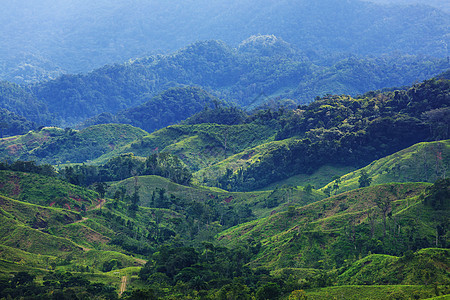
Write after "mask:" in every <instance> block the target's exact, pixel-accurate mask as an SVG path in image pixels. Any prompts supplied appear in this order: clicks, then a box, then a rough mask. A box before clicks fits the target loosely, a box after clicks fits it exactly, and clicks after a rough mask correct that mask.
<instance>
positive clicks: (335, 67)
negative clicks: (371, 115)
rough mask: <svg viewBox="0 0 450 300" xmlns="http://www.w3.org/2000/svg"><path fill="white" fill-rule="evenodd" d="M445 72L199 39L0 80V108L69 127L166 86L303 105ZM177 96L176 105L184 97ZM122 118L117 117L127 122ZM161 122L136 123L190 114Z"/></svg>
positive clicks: (253, 102)
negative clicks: (87, 68)
mask: <svg viewBox="0 0 450 300" xmlns="http://www.w3.org/2000/svg"><path fill="white" fill-rule="evenodd" d="M448 68H449V65H448V62H447V60H446V59H435V58H430V57H424V56H411V55H404V56H402V55H397V54H396V55H391V56H382V57H378V58H371V57H359V56H353V55H351V56H340V55H334V56H324V57H314V55H312V56H311V57H309V56H307V55H306V53H305V52H303V51H300V50H299V49H297V48H296V47H294V46H292V45H290V44H288V43H287V42H285V41H283V40H282V39H280V38H277V37H275V36H273V35H267V36H261V35H259V36H252V37H250V38H248V39H247V40H245V41H244V42H242V43H241V45H240V46H239V47H238V48H232V47H230V46H228V45H226V44H225V43H223V42H219V41H205V42H197V43H195V44H192V45H190V46H188V47H186V48H183V49H180V50H179V51H177V52H175V53H173V54H169V55H156V56H150V57H145V58H141V59H136V60H134V61H130V62H128V63H125V64H122V65H112V66H104V67H102V68H100V69H97V70H95V71H92V72H90V73H88V74H84V75H83V74H79V75H63V76H61V77H59V78H57V79H55V80H49V81H46V82H41V83H38V84H35V85H32V86H28V87H27V86H19V85H15V84H11V83H7V82H2V83H1V84H0V92H1V94H0V108H5V109H7V110H9V111H11V112H13V113H16V114H18V115H22V116H24V117H25V118H27V119H29V120H31V121H34V122H36V123H37V124H38V125H56V126H63V127H68V126H74V125H75V124H78V123H80V122H84V121H85V119H87V118H91V117H94V116H97V115H100V114H103V115H102V116H100V118H104V119H105V120H104V121H106V120H108V118H109V119H111V116H110V115H109V114H116V113H118V112H119V111H122V110H127V109H131V108H133V107H136V106H139V105H141V104H143V103H145V102H147V101H150V100H152V98H153V97H154V96H156V95H158V94H160V93H162V92H163V91H165V90H167V89H169V88H172V87H186V86H197V87H200V88H202V89H204V90H205V91H207V92H208V93H210V94H211V95H213V96H215V97H217V98H219V99H221V100H224V101H226V102H229V103H233V104H234V105H236V106H240V107H242V108H246V109H253V108H256V107H258V106H260V105H262V104H266V102H269V101H270V100H275V101H279V100H289V101H291V102H293V103H294V104H295V103H308V102H311V101H312V100H313V99H314V98H315V97H317V96H324V95H326V94H350V95H352V96H356V95H357V94H362V93H365V92H367V91H370V90H377V89H382V88H386V87H393V86H404V85H411V84H412V83H413V82H416V81H420V80H424V79H426V78H430V77H432V76H435V75H437V74H439V73H441V72H444V71H445V70H447V69H448ZM177 97H180V98H179V99H178V100H176V102H179V103H181V99H184V100H187V99H189V97H186V96H182V95H179V96H177ZM149 103H151V102H149ZM155 103H156V102H155ZM147 105H148V104H147ZM142 109H143V110H145V109H146V108H145V107H144V106H142V107H140V108H136V109H133V110H130V111H129V112H126V113H125V112H124V114H125V115H126V114H128V113H130V114H134V115H135V116H137V115H138V114H143V112H142V111H141V112H138V111H139V110H142ZM189 111H191V112H192V113H196V112H198V110H189ZM125 115H123V117H120V118H123V119H124V120H125V119H126V118H127V117H126V116H125ZM117 117H118V118H119V116H117ZM166 117H168V119H167V120H163V119H164V118H166ZM166 117H164V118H163V119H161V118H159V120H158V121H157V122H156V123H155V124H154V125H149V124H146V125H145V124H141V123H142V122H141V121H138V120H136V122H140V123H139V124H138V123H135V125H138V126H146V129H147V128H148V129H149V130H150V129H152V130H153V129H155V128H160V127H161V126H163V125H164V124H170V123H172V122H175V121H177V120H178V121H179V120H183V119H184V118H187V117H189V115H188V114H180V113H178V112H177V113H175V115H174V116H171V117H170V116H166ZM120 118H119V119H120ZM138 118H139V117H138ZM119 119H117V121H118V122H125V123H130V122H131V121H126V120H125V121H121V120H119ZM111 120H112V119H111ZM104 121H102V122H104ZM96 122H97V121H91V123H88V124H95V123H96ZM151 122H154V121H151ZM158 122H160V123H158ZM165 122H166V123H165ZM156 124H159V125H156Z"/></svg>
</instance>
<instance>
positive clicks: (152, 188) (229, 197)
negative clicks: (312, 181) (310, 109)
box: [108, 176, 324, 218]
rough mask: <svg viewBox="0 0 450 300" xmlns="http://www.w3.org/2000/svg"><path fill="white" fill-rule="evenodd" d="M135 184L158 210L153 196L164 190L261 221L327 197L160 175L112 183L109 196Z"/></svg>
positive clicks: (145, 202) (142, 201) (169, 194)
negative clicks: (183, 181)
mask: <svg viewBox="0 0 450 300" xmlns="http://www.w3.org/2000/svg"><path fill="white" fill-rule="evenodd" d="M136 185H137V186H139V191H138V193H139V198H140V205H142V206H147V207H155V204H154V200H152V198H155V197H158V196H155V195H154V193H156V194H157V193H158V192H159V191H160V190H161V189H163V190H164V191H165V193H166V194H167V197H168V198H170V199H183V200H189V201H194V202H200V203H204V204H211V206H218V207H221V206H224V207H230V208H232V209H239V208H243V207H246V209H250V211H251V213H250V212H249V214H250V215H254V217H258V218H259V217H263V216H267V215H269V214H271V213H274V212H276V211H283V210H286V209H287V207H288V206H289V205H299V206H300V205H305V204H308V203H311V202H314V201H317V200H320V199H322V198H323V197H324V195H323V194H322V193H319V192H316V191H314V190H312V191H310V192H305V191H304V190H303V188H301V187H296V188H294V187H286V188H278V189H275V190H273V191H261V192H259V191H258V192H250V193H239V192H227V191H224V190H220V189H217V188H209V187H202V186H191V187H189V186H184V185H179V184H176V183H173V182H171V181H170V180H168V179H165V178H162V177H159V176H140V177H138V178H136V179H133V178H130V179H126V180H124V181H121V182H117V183H112V184H111V187H110V189H109V191H108V194H109V195H110V196H111V197H113V195H114V194H115V192H116V191H117V190H119V189H121V188H125V189H126V190H127V191H128V192H129V193H131V192H132V191H133V190H134V187H135V186H136ZM167 201H169V203H168V204H167V206H168V207H169V208H175V207H176V201H173V203H170V200H167ZM175 210H176V209H175Z"/></svg>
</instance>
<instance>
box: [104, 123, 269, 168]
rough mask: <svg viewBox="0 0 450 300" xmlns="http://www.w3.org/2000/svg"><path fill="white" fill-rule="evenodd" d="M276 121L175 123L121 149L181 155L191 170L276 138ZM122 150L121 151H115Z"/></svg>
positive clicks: (144, 154) (135, 152) (143, 152)
mask: <svg viewBox="0 0 450 300" xmlns="http://www.w3.org/2000/svg"><path fill="white" fill-rule="evenodd" d="M277 127H278V126H277V125H276V124H271V125H260V124H254V123H250V124H240V125H218V124H197V125H172V126H168V127H166V128H163V129H161V130H158V131H156V132H154V133H152V134H150V135H147V136H144V137H142V138H139V139H138V140H137V141H134V142H132V143H130V144H129V145H126V146H124V147H123V148H121V149H120V153H127V152H133V153H134V154H135V155H138V156H149V155H151V154H152V153H155V152H164V151H167V152H170V153H174V154H176V155H178V156H179V157H180V158H181V160H183V162H184V163H185V164H186V165H187V166H189V167H190V169H191V170H194V171H196V170H199V169H202V168H204V167H206V166H209V165H211V164H214V163H217V162H220V161H221V160H223V159H224V158H226V157H228V156H229V155H232V154H234V153H238V152H241V151H242V150H244V149H247V148H251V147H254V146H256V145H259V144H261V143H264V142H266V141H270V140H273V138H274V135H275V134H276V130H277ZM113 153H115V154H119V151H116V152H113ZM102 158H103V157H102Z"/></svg>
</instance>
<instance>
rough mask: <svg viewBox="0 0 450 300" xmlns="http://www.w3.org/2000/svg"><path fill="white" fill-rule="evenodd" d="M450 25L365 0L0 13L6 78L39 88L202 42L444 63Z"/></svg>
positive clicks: (187, 0)
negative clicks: (259, 37) (259, 42)
mask: <svg viewBox="0 0 450 300" xmlns="http://www.w3.org/2000/svg"><path fill="white" fill-rule="evenodd" d="M449 22H450V21H449V17H448V14H447V13H445V12H443V11H440V10H438V9H436V8H432V7H430V6H383V5H379V4H373V3H369V2H364V1H358V0H349V1H340V0H320V1H306V0H284V1H277V2H273V1H270V0H264V1H261V0H259V1H256V0H250V1H245V2H243V1H238V0H232V1H225V0H220V1H214V2H210V1H206V0H197V1H192V0H184V1H164V2H161V1H139V2H136V1H130V0H120V1H114V3H111V1H106V0H99V1H87V0H73V1H70V2H67V1H58V2H56V3H55V2H54V1H50V0H43V1H39V3H34V2H33V1H29V0H19V1H17V0H7V1H3V5H2V11H1V12H0V25H1V26H2V31H1V32H0V43H1V44H2V45H3V47H2V49H0V57H1V58H2V59H1V60H0V66H1V67H0V78H1V79H6V80H10V81H14V82H21V83H23V82H36V81H39V80H42V79H46V78H47V79H48V78H55V77H57V76H58V75H60V74H62V73H67V72H68V73H78V72H88V71H91V70H93V69H95V68H99V67H101V66H103V65H105V64H112V63H116V62H124V61H127V60H128V59H130V58H135V57H142V56H144V55H149V54H154V53H164V52H167V51H174V50H176V49H179V48H180V47H183V46H185V45H187V44H190V43H193V42H196V41H199V40H209V39H214V40H217V39H219V40H222V41H224V42H226V43H229V44H231V45H233V46H234V47H235V46H237V45H238V44H239V43H240V42H241V41H242V40H244V39H245V38H247V37H248V36H251V35H255V34H269V35H270V34H274V35H276V36H279V37H280V38H282V39H284V40H285V41H287V42H289V43H291V44H293V45H295V46H296V47H298V48H300V49H302V50H304V51H311V52H319V53H323V52H325V53H337V52H346V53H355V54H358V55H380V54H385V53H391V52H401V53H404V54H413V55H417V54H427V55H433V56H438V57H446V56H447V55H448V51H447V48H446V47H445V44H448V43H449V40H448V26H449Z"/></svg>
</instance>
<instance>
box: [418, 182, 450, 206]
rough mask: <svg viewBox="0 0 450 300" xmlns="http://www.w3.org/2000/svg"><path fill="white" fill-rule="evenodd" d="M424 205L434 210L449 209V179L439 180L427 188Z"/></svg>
mask: <svg viewBox="0 0 450 300" xmlns="http://www.w3.org/2000/svg"><path fill="white" fill-rule="evenodd" d="M427 192H428V193H427V196H426V197H425V199H424V204H425V205H427V206H431V207H432V208H433V209H435V210H442V211H445V210H448V209H450V178H446V179H441V180H438V181H436V183H435V184H434V185H433V186H431V187H429V188H428V190H427Z"/></svg>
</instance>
